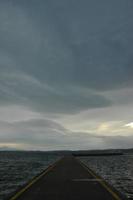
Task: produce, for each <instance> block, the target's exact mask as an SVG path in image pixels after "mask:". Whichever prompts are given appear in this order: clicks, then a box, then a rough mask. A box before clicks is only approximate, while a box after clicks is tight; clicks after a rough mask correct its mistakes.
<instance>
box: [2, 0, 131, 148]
mask: <svg viewBox="0 0 133 200" xmlns="http://www.w3.org/2000/svg"><path fill="white" fill-rule="evenodd" d="M132 10H133V1H132V0H111V1H110V0H100V1H99V0H56V1H55V0H30V1H27V0H23V1H22V0H0V148H3V147H8V148H16V149H25V150H66V149H68V150H76V149H106V148H131V147H133V45H132V44H133V26H132V23H133V12H132Z"/></svg>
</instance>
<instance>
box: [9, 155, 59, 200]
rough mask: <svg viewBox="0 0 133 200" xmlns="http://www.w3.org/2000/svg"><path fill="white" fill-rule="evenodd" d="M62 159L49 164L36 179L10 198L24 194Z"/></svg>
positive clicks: (13, 198)
mask: <svg viewBox="0 0 133 200" xmlns="http://www.w3.org/2000/svg"><path fill="white" fill-rule="evenodd" d="M61 160H62V158H61V159H59V160H58V161H56V162H55V163H54V164H53V165H52V166H49V167H48V168H47V169H46V170H45V171H44V172H42V173H41V174H40V175H39V176H37V177H35V178H34V179H32V180H31V181H30V182H29V183H28V184H27V185H26V186H25V187H24V188H22V189H21V190H20V191H18V192H17V193H16V194H15V195H14V196H13V197H11V198H10V200H16V199H17V198H18V197H19V196H20V195H21V194H23V193H24V192H25V191H26V190H28V189H29V188H30V187H31V186H32V185H33V184H34V183H35V182H37V181H38V180H39V179H40V178H42V177H43V176H45V175H46V174H47V173H48V172H49V171H51V170H52V169H53V168H54V167H55V166H56V165H57V163H58V162H60V161H61Z"/></svg>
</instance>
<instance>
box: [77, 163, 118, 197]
mask: <svg viewBox="0 0 133 200" xmlns="http://www.w3.org/2000/svg"><path fill="white" fill-rule="evenodd" d="M77 161H78V162H79V163H80V164H81V165H82V166H83V167H84V168H85V169H86V170H87V171H88V172H89V173H90V174H91V175H92V176H93V177H94V178H96V179H97V181H98V182H99V184H101V185H102V186H103V187H104V188H105V189H106V190H107V191H108V192H109V193H110V194H111V195H112V196H113V197H114V198H115V200H121V198H120V197H119V196H118V195H117V194H116V193H115V192H114V191H113V190H112V189H111V188H110V187H109V186H108V185H107V184H106V182H105V181H104V180H103V179H102V178H101V177H99V176H97V175H96V174H95V173H94V172H93V171H92V170H91V169H89V167H87V166H86V165H85V164H84V163H83V162H82V161H80V160H79V159H77Z"/></svg>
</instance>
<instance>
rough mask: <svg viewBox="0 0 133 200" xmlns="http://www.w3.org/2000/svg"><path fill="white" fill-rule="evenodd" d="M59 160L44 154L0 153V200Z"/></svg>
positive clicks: (55, 156)
mask: <svg viewBox="0 0 133 200" xmlns="http://www.w3.org/2000/svg"><path fill="white" fill-rule="evenodd" d="M59 158H60V156H58V155H54V154H53V155H52V154H51V153H50V154H49V153H45V152H17V151H11V152H10V151H7V152H6V151H1V152H0V200H5V199H8V197H9V196H10V195H12V194H13V193H14V192H15V191H16V190H18V189H19V188H20V187H21V186H23V185H24V184H26V183H27V182H28V181H30V180H31V179H32V178H33V177H35V176H36V175H38V174H40V173H41V172H42V171H44V170H45V169H46V168H47V167H48V166H49V165H51V164H53V163H54V162H55V161H57V160H58V159H59Z"/></svg>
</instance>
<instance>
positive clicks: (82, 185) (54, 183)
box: [10, 156, 120, 200]
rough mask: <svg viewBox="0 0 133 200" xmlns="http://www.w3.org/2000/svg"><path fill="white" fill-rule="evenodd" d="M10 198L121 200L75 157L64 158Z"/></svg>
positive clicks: (28, 199) (36, 199) (11, 199)
mask: <svg viewBox="0 0 133 200" xmlns="http://www.w3.org/2000/svg"><path fill="white" fill-rule="evenodd" d="M10 200H120V197H119V196H118V195H117V194H116V193H115V192H113V191H112V190H111V188H109V187H108V186H107V187H106V186H104V183H103V182H102V179H99V178H98V177H96V176H93V174H92V173H90V172H89V170H87V168H85V167H84V166H83V165H82V164H81V163H80V162H79V161H78V160H77V159H75V158H74V157H72V156H70V157H67V156H66V157H64V158H62V159H61V160H60V161H59V162H57V163H56V164H55V165H53V166H52V167H50V168H48V170H47V171H46V172H45V173H44V174H43V175H41V177H39V178H38V179H37V180H34V181H32V183H30V184H29V185H28V186H26V188H24V189H22V190H21V191H19V192H18V193H17V194H16V195H14V196H13V197H12V198H10Z"/></svg>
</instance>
